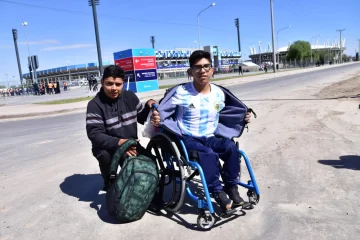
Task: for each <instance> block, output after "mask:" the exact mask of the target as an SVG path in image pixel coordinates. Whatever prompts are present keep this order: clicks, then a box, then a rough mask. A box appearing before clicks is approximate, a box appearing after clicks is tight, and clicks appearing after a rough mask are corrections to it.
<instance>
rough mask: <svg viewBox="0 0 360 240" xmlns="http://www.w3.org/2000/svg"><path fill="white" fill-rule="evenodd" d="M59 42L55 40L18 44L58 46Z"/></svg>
mask: <svg viewBox="0 0 360 240" xmlns="http://www.w3.org/2000/svg"><path fill="white" fill-rule="evenodd" d="M59 43H60V42H59V41H58V40H55V39H44V40H41V41H32V42H28V43H27V42H19V44H21V45H26V44H29V45H45V44H59Z"/></svg>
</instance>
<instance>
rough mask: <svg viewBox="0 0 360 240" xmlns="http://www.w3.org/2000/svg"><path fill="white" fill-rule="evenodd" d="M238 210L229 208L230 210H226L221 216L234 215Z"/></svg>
mask: <svg viewBox="0 0 360 240" xmlns="http://www.w3.org/2000/svg"><path fill="white" fill-rule="evenodd" d="M236 212H237V210H236V208H233V209H228V210H226V211H223V212H222V213H221V215H220V216H221V217H224V216H230V215H233V214H234V213H236Z"/></svg>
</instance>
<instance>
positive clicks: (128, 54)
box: [114, 49, 133, 60]
mask: <svg viewBox="0 0 360 240" xmlns="http://www.w3.org/2000/svg"><path fill="white" fill-rule="evenodd" d="M132 56H133V55H132V50H131V49H127V50H124V51H120V52H115V53H114V60H119V59H123V58H129V57H132Z"/></svg>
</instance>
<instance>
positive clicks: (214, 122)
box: [153, 50, 251, 211]
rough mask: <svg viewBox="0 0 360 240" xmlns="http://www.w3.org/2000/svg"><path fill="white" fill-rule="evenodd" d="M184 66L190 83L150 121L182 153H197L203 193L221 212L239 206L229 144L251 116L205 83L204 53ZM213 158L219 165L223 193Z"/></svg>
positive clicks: (208, 67)
mask: <svg viewBox="0 0 360 240" xmlns="http://www.w3.org/2000/svg"><path fill="white" fill-rule="evenodd" d="M189 61H190V71H189V73H190V74H191V76H192V77H193V82H191V83H185V84H181V85H178V86H175V87H173V88H171V89H169V90H168V91H167V92H166V93H165V96H164V98H163V99H162V100H161V101H160V105H159V106H158V109H157V112H155V113H154V114H153V116H157V115H159V116H160V124H159V125H161V126H162V127H164V128H165V129H166V130H168V131H170V132H171V133H173V134H176V135H178V136H180V138H181V139H182V140H183V142H184V144H185V147H186V149H187V151H188V152H192V151H196V152H197V155H198V159H199V164H200V166H201V167H202V169H203V171H204V175H205V179H206V183H207V185H208V188H209V191H210V193H211V194H212V196H213V197H214V199H215V201H216V202H217V203H218V204H219V205H220V207H221V208H222V209H223V210H224V211H226V210H229V209H231V208H232V207H236V206H241V205H243V204H244V200H243V199H242V198H241V197H240V194H239V192H238V185H237V183H238V180H239V179H238V178H239V173H240V161H239V153H238V148H237V146H236V144H235V142H234V141H232V139H233V138H234V137H239V136H240V135H241V134H242V132H243V130H244V128H245V125H246V124H247V123H249V122H250V116H251V115H250V113H247V110H248V109H247V107H246V106H245V105H244V104H243V103H242V102H241V101H240V100H238V99H237V98H236V97H235V96H234V95H233V94H231V92H230V91H229V90H227V89H225V88H223V87H221V86H218V85H215V84H212V83H210V79H211V77H212V75H213V72H214V69H213V67H212V61H211V56H210V54H209V53H208V52H205V51H202V50H198V51H195V52H193V53H192V54H191V56H190V59H189ZM219 158H220V159H221V160H223V161H224V165H223V170H222V174H221V176H222V179H223V181H224V183H225V184H224V185H225V186H224V187H223V186H222V185H221V182H220V180H219V177H220V167H219Z"/></svg>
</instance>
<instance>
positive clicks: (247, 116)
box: [245, 112, 251, 123]
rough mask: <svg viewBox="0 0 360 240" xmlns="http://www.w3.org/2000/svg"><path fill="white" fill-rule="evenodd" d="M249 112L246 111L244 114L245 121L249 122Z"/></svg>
mask: <svg viewBox="0 0 360 240" xmlns="http://www.w3.org/2000/svg"><path fill="white" fill-rule="evenodd" d="M250 118H251V113H249V112H247V113H246V116H245V122H246V123H250Z"/></svg>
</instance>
